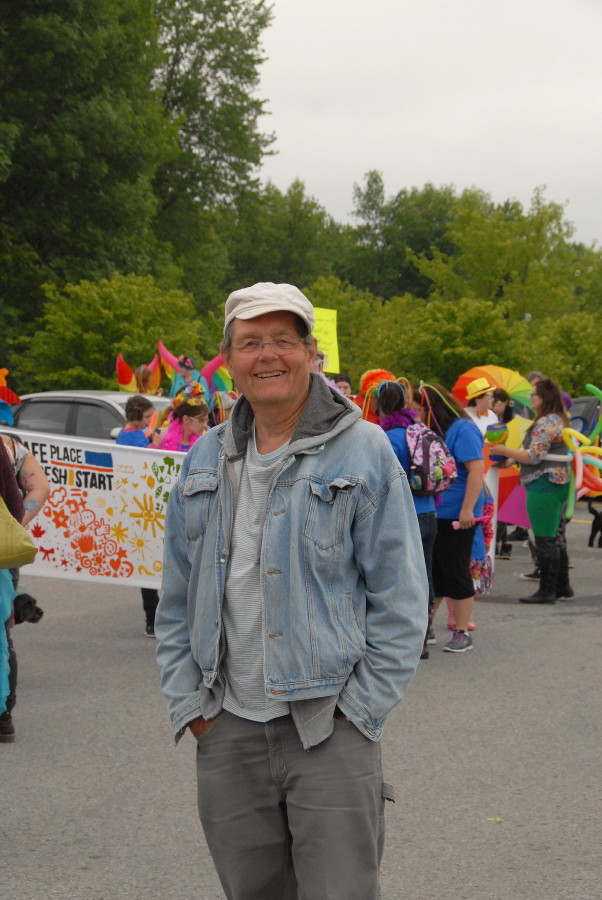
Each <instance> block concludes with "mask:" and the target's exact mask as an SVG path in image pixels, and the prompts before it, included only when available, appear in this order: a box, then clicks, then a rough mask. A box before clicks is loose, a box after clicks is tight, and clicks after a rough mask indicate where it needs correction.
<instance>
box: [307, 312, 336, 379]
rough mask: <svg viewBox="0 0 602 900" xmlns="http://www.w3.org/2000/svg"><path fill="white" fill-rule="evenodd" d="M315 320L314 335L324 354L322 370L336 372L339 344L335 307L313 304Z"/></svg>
mask: <svg viewBox="0 0 602 900" xmlns="http://www.w3.org/2000/svg"><path fill="white" fill-rule="evenodd" d="M314 315H315V317H316V322H315V325H314V331H313V334H314V337H315V338H316V340H317V341H318V347H319V349H320V350H321V351H322V353H323V354H324V357H325V359H324V371H325V372H332V373H333V374H336V373H338V372H339V371H340V367H339V344H338V340H337V311H336V309H324V308H323V307H319V306H314Z"/></svg>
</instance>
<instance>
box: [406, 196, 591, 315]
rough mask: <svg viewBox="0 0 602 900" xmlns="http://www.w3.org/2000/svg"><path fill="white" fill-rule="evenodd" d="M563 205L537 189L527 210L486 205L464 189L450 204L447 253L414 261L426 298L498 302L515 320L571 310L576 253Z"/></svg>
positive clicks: (511, 204)
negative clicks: (427, 288) (428, 292)
mask: <svg viewBox="0 0 602 900" xmlns="http://www.w3.org/2000/svg"><path fill="white" fill-rule="evenodd" d="M571 234H572V226H571V225H570V224H569V223H568V222H567V221H566V220H565V218H564V210H563V207H562V206H560V205H559V204H556V203H549V202H545V201H544V198H543V193H542V191H541V190H539V189H538V190H536V191H535V193H534V195H533V198H532V202H531V207H530V209H529V210H528V212H526V213H525V212H524V211H523V208H522V206H521V204H520V203H518V202H516V201H507V202H506V203H503V204H501V205H497V206H496V205H494V204H492V202H491V200H490V198H489V197H488V196H487V195H486V194H485V193H483V192H482V191H475V190H471V191H465V192H464V193H463V194H462V197H461V198H459V199H458V200H457V202H456V204H455V206H454V214H453V219H452V221H451V222H450V224H449V227H448V230H447V235H448V237H449V239H450V240H451V241H452V243H453V244H454V245H455V247H456V248H457V249H456V250H455V252H454V253H453V254H450V253H446V252H444V251H442V250H440V249H435V250H434V252H432V253H431V255H430V258H429V257H428V256H427V255H426V254H424V253H423V254H416V255H413V259H414V262H415V264H416V266H417V267H418V269H419V270H420V272H421V273H422V274H423V275H424V276H425V277H427V278H429V279H430V281H431V283H432V297H434V298H439V299H444V300H457V299H459V298H460V297H474V298H478V299H481V300H488V301H491V302H493V303H498V302H501V301H504V304H505V306H506V313H507V315H508V316H510V317H511V318H513V319H514V320H521V319H524V317H525V315H527V316H531V318H533V319H540V318H543V317H545V316H546V315H549V314H550V313H551V312H553V313H555V314H557V315H561V314H563V313H564V312H566V311H568V310H571V309H576V308H577V303H578V301H577V292H578V276H577V275H576V272H577V271H578V268H579V256H580V254H579V252H578V251H577V249H576V248H575V246H574V245H572V244H571V243H570V237H571Z"/></svg>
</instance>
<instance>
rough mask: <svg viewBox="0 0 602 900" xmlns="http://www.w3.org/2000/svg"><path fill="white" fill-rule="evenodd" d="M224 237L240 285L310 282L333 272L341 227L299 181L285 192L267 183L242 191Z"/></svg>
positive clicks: (227, 223) (236, 279) (235, 277)
mask: <svg viewBox="0 0 602 900" xmlns="http://www.w3.org/2000/svg"><path fill="white" fill-rule="evenodd" d="M226 228H227V232H226V234H225V235H224V236H225V238H226V240H227V243H228V246H229V247H230V255H231V260H232V276H233V278H234V279H235V281H237V282H238V283H247V284H252V283H254V282H255V281H276V282H279V281H286V282H289V283H291V284H297V285H301V284H307V283H308V282H311V281H313V280H315V279H316V278H318V276H320V275H328V274H329V273H330V272H331V270H332V265H331V258H332V255H333V247H334V245H335V244H336V241H337V239H338V233H339V228H338V226H337V225H336V224H335V223H334V222H333V221H332V219H331V218H330V217H329V216H328V214H327V212H326V210H325V209H324V208H323V207H322V206H321V205H320V204H319V203H317V201H316V200H314V199H313V198H312V197H308V196H307V194H306V193H305V186H304V184H303V182H301V181H299V180H295V181H293V183H292V184H291V185H290V187H289V188H288V190H287V191H286V193H282V191H280V190H279V189H278V188H277V187H275V185H273V184H268V185H266V186H265V187H264V188H262V189H261V190H260V191H259V192H247V193H246V194H244V195H242V196H241V197H240V198H239V199H238V201H237V203H236V207H235V208H234V209H233V210H232V215H231V216H229V217H227V219H226Z"/></svg>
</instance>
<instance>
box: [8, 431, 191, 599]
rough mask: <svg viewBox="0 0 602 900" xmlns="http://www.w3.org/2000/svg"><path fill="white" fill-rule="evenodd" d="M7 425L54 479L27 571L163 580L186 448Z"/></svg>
mask: <svg viewBox="0 0 602 900" xmlns="http://www.w3.org/2000/svg"><path fill="white" fill-rule="evenodd" d="M2 430H3V431H4V432H5V433H6V434H10V433H11V432H12V433H14V434H15V435H17V436H18V437H19V439H20V440H21V441H22V443H23V444H25V445H26V447H28V449H29V450H30V451H31V452H32V453H33V455H34V456H35V457H36V459H37V460H38V462H39V463H40V465H41V466H42V468H43V469H44V471H45V472H46V476H47V478H48V481H49V482H50V496H49V498H48V500H47V502H46V505H45V506H44V507H43V509H42V510H41V511H40V512H39V513H38V514H37V516H36V517H35V519H33V520H32V522H31V523H30V524H29V533H30V534H31V536H32V537H33V539H34V540H35V542H36V544H37V546H38V555H37V557H36V560H35V562H34V563H32V564H31V565H29V566H27V567H26V568H25V569H24V570H23V571H24V573H25V574H31V575H45V576H50V577H51V578H52V577H54V578H78V579H83V580H85V581H96V582H98V581H100V582H103V581H106V582H107V584H115V582H118V583H121V584H125V583H127V584H131V585H136V586H138V587H155V588H158V587H159V586H160V583H161V571H162V568H163V531H164V524H165V510H166V506H167V500H168V497H169V492H170V491H171V489H172V487H173V486H174V484H175V483H176V481H177V478H178V474H179V471H180V466H181V463H182V459H183V457H184V454H183V453H173V452H169V453H166V452H162V451H161V450H139V449H137V448H133V447H121V446H118V445H116V444H114V443H108V442H104V441H88V440H83V439H79V438H64V437H58V436H57V435H53V434H40V433H38V432H31V431H30V432H24V431H19V430H18V429H16V428H14V429H11V428H3V429H2Z"/></svg>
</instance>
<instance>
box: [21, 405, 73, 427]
mask: <svg viewBox="0 0 602 900" xmlns="http://www.w3.org/2000/svg"><path fill="white" fill-rule="evenodd" d="M70 409H71V402H70V401H64V400H27V401H26V402H25V403H24V404H23V406H22V407H21V408H20V409H18V410H15V425H17V426H18V427H19V428H25V429H27V430H28V431H46V432H48V433H49V434H65V431H66V423H67V417H68V415H69V411H70Z"/></svg>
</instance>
